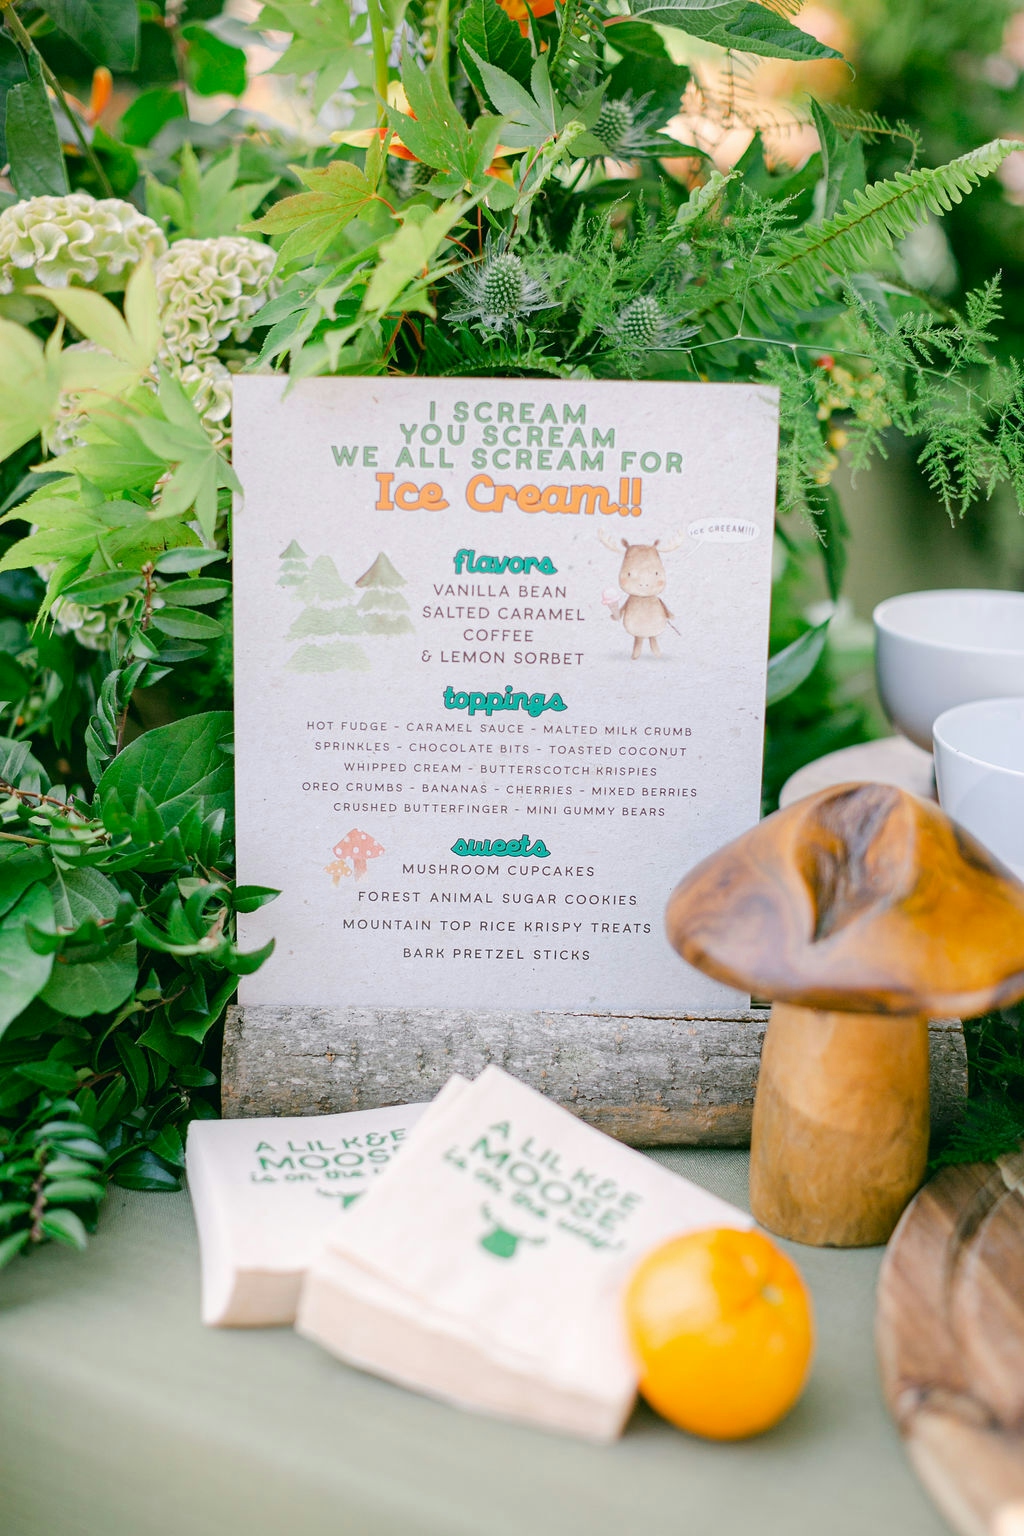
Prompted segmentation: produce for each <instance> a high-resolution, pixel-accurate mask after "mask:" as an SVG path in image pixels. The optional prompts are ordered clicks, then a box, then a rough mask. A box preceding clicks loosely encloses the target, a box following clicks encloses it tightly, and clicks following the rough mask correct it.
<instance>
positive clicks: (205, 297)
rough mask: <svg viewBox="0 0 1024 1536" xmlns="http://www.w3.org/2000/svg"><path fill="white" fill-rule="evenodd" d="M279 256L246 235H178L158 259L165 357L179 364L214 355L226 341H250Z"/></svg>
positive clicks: (157, 269)
mask: <svg viewBox="0 0 1024 1536" xmlns="http://www.w3.org/2000/svg"><path fill="white" fill-rule="evenodd" d="M276 259H277V258H276V255H275V253H274V251H273V250H272V249H271V247H270V246H269V245H264V244H263V243H262V241H259V240H247V239H245V237H244V236H242V235H218V236H215V237H214V238H212V239H209V240H179V241H177V243H176V244H175V245H172V246H171V249H170V250H169V251H168V252H167V254H166V256H162V257H161V258H160V260H159V261H158V262H157V264H156V289H157V297H158V299H159V302H160V320H161V324H162V326H163V333H164V349H165V353H166V356H167V357H168V358H169V359H173V360H175V361H177V362H178V363H191V362H194V361H195V360H196V359H197V358H204V357H211V356H212V355H213V353H214V352H216V350H217V348H218V347H219V346H220V345H221V344H222V343H223V342H225V341H227V340H229V339H230V340H232V341H237V342H241V341H245V340H246V339H247V338H248V337H249V336H250V335H251V334H252V321H253V317H254V316H255V314H256V312H257V311H258V310H259V309H262V307H263V305H264V304H265V303H266V301H267V299H268V298H270V296H271V292H272V286H271V274H272V272H273V270H274V262H275V261H276Z"/></svg>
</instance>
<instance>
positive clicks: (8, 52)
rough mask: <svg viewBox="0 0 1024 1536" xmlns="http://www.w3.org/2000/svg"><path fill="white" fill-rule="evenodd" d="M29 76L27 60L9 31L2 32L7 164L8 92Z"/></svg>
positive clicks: (0, 145) (2, 157)
mask: <svg viewBox="0 0 1024 1536" xmlns="http://www.w3.org/2000/svg"><path fill="white" fill-rule="evenodd" d="M27 79H28V76H27V74H26V71H25V60H24V59H23V58H22V56H21V50H20V49H19V48H18V46H17V45H16V43H15V42H14V40H13V38H12V37H11V36H10V34H9V33H8V32H6V31H5V32H0V161H2V162H3V164H4V165H6V164H7V140H6V137H5V134H4V123H5V120H6V117H7V93H8V91H9V90H10V89H11V87H12V86H15V85H21V84H22V83H23V82H24V81H25V80H27Z"/></svg>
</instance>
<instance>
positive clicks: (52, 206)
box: [0, 192, 167, 294]
mask: <svg viewBox="0 0 1024 1536" xmlns="http://www.w3.org/2000/svg"><path fill="white" fill-rule="evenodd" d="M166 249H167V241H166V239H165V238H164V234H163V231H162V230H161V229H160V226H159V225H158V224H156V223H154V221H153V220H152V219H150V218H147V217H146V215H145V214H144V213H140V212H139V210H138V209H137V208H135V207H133V205H132V204H131V203H126V202H123V201H122V199H121V198H119V197H103V198H96V197H92V196H91V195H90V194H89V193H88V192H70V193H68V195H67V196H66V197H29V198H26V199H25V200H24V201H23V202H20V203H12V204H11V205H10V207H9V208H5V209H4V210H3V212H2V213H0V294H6V293H13V292H15V290H16V289H20V288H25V287H28V286H29V284H32V283H38V284H40V285H41V286H42V287H44V288H66V287H67V286H68V285H69V284H70V283H72V282H77V283H82V284H85V285H86V286H88V287H90V288H94V289H96V290H97V291H99V292H101V293H102V292H115V291H117V290H119V289H121V288H123V287H124V285H125V283H126V282H127V280H128V277H129V275H130V272H131V269H132V268H133V267H134V266H136V265H137V264H138V262H140V261H141V260H142V258H143V257H144V256H151V257H157V256H160V255H162V254H163V252H164V251H166Z"/></svg>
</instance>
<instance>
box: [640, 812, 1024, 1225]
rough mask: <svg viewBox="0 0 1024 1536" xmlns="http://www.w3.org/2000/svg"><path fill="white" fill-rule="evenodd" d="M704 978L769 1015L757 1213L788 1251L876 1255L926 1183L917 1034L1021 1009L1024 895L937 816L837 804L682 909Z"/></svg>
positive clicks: (684, 933)
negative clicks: (958, 1019)
mask: <svg viewBox="0 0 1024 1536" xmlns="http://www.w3.org/2000/svg"><path fill="white" fill-rule="evenodd" d="M666 924H667V928H668V936H669V939H670V940H671V942H672V944H673V945H674V946H675V948H676V949H677V950H678V951H679V953H680V954H681V955H682V956H683V958H684V959H685V960H687V961H689V963H690V964H691V965H693V966H696V967H697V969H698V970H701V971H705V972H706V973H707V974H708V975H710V976H714V977H716V978H717V979H718V980H719V981H723V982H726V983H727V984H728V985H729V986H733V987H737V988H739V989H740V990H741V991H743V992H749V993H751V994H753V995H754V996H755V997H760V998H770V999H772V1000H773V1007H772V1012H771V1018H770V1022H769V1025H768V1032H767V1035H766V1036H765V1043H764V1050H763V1053H762V1056H761V1071H760V1077H759V1079H758V1085H757V1094H756V1098H755V1102H754V1121H753V1130H752V1137H751V1155H750V1197H751V1207H752V1209H753V1212H754V1215H755V1216H756V1218H757V1220H758V1221H760V1222H761V1224H762V1225H763V1226H765V1227H768V1228H769V1229H770V1230H771V1231H772V1232H777V1233H779V1234H780V1235H781V1236H783V1237H789V1238H794V1239H795V1240H796V1241H798V1242H803V1243H815V1244H818V1245H824V1244H831V1245H833V1246H835V1247H844V1248H845V1247H857V1246H860V1245H863V1244H868V1243H882V1242H885V1241H886V1240H887V1239H888V1237H889V1235H890V1233H891V1232H892V1229H893V1227H894V1226H895V1224H896V1221H897V1219H898V1217H899V1215H900V1212H901V1211H902V1209H903V1207H904V1206H905V1205H906V1203H907V1201H908V1200H909V1199H910V1197H911V1195H912V1194H913V1193H914V1191H915V1189H916V1188H917V1187H918V1185H919V1184H920V1182H921V1180H922V1178H923V1177H924V1171H925V1165H926V1162H927V1156H928V1128H929V1116H928V1020H929V1018H936V1017H942V1016H956V1015H958V1016H970V1015H972V1014H978V1013H985V1012H987V1011H988V1010H989V1009H991V1008H998V1007H1002V1006H1005V1005H1007V1004H1009V1003H1012V1002H1013V1001H1015V1000H1016V999H1017V998H1019V997H1021V996H1024V885H1022V884H1021V883H1020V882H1019V881H1018V880H1016V879H1015V878H1014V877H1013V876H1012V875H1011V874H1009V872H1008V871H1007V870H1005V869H1004V868H1003V867H1002V865H1000V864H998V863H997V862H996V861H995V860H994V859H992V858H991V857H990V855H989V854H988V853H986V852H985V850H984V849H983V848H982V847H981V846H980V845H979V844H978V843H976V842H975V841H974V839H973V838H971V837H970V836H968V834H967V833H966V832H964V831H962V830H961V829H960V828H959V827H957V826H956V825H955V824H954V823H953V822H951V821H950V820H949V819H948V817H946V816H945V815H944V814H943V813H942V811H940V810H939V808H938V806H936V805H932V804H930V803H929V802H926V801H924V800H918V799H917V798H915V796H913V795H909V794H907V793H906V792H905V791H903V790H901V789H896V788H894V787H892V786H890V785H885V784H844V785H839V786H836V787H834V788H830V789H827V790H823V791H822V792H821V793H819V794H816V795H810V796H808V798H807V799H806V800H800V801H798V802H797V803H796V804H795V805H791V806H789V807H788V808H787V809H786V810H784V811H778V812H776V814H775V815H774V816H769V817H767V818H766V820H764V821H763V822H761V824H760V825H759V826H757V827H755V828H754V829H753V830H752V831H750V832H747V833H746V834H745V835H744V836H743V837H740V838H738V839H737V840H736V842H734V843H731V844H730V845H729V846H728V847H726V848H723V849H720V850H719V851H718V852H717V853H715V854H712V856H711V857H710V858H708V859H705V860H704V862H703V863H702V864H700V865H698V866H697V868H696V869H694V870H693V871H692V872H691V873H690V874H689V875H688V876H687V877H686V879H685V880H683V881H682V883H681V884H680V885H679V886H678V887H677V888H676V890H675V891H674V893H673V895H672V897H671V899H670V901H669V904H668V911H667V914H666Z"/></svg>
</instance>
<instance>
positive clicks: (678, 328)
mask: <svg viewBox="0 0 1024 1536" xmlns="http://www.w3.org/2000/svg"><path fill="white" fill-rule="evenodd" d="M699 329H700V327H699V326H696V325H687V326H684V325H681V324H680V323H679V320H678V319H676V317H675V316H673V315H671V314H669V313H668V311H667V310H666V309H665V307H664V305H663V304H662V303H661V301H660V300H659V299H656V298H655V297H654V294H653V293H638V294H637V295H636V297H635V298H633V299H630V300H629V302H628V303H627V304H624V305H623V306H622V308H621V309H620V310H619V312H618V314H617V315H616V316H615V319H614V320H613V321H612V323H611V325H609V326H606V327H605V332H606V334H607V335H609V336H611V337H612V338H613V339H614V340H616V341H617V342H618V343H619V345H620V346H621V347H623V348H624V349H625V350H626V351H629V352H649V351H652V350H657V349H659V348H662V349H664V348H671V347H680V346H682V345H683V343H684V342H685V341H687V340H688V339H689V338H690V337H691V336H695V335H696V334H697V332H698V330H699Z"/></svg>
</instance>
